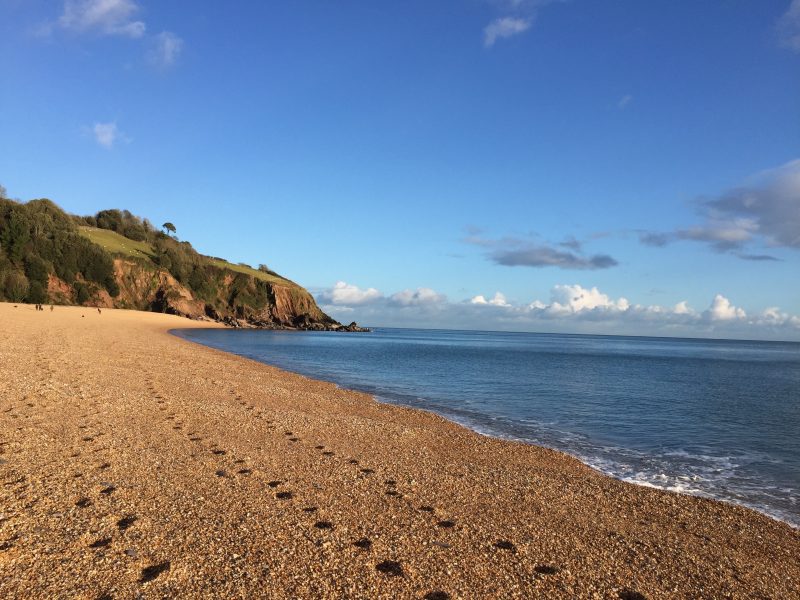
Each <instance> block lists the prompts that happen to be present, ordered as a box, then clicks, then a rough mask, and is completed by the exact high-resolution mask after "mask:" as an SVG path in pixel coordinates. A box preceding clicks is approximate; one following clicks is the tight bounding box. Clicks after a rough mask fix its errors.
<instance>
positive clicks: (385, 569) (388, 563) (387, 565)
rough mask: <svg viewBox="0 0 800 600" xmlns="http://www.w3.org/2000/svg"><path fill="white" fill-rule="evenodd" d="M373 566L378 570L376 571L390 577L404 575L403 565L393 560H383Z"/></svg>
mask: <svg viewBox="0 0 800 600" xmlns="http://www.w3.org/2000/svg"><path fill="white" fill-rule="evenodd" d="M375 568H376V569H377V570H378V572H380V573H383V574H385V575H389V576H390V577H404V576H405V573H404V572H403V565H401V564H400V563H399V562H397V561H394V560H384V561H383V562H379V563H378V564H377V565H375Z"/></svg>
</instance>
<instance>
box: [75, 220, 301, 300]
mask: <svg viewBox="0 0 800 600" xmlns="http://www.w3.org/2000/svg"><path fill="white" fill-rule="evenodd" d="M78 229H79V232H80V234H81V235H82V236H84V237H85V238H86V239H88V240H89V241H91V242H94V243H95V244H97V245H98V246H100V247H102V248H103V249H104V250H105V251H106V252H109V253H110V254H114V255H118V256H124V257H128V258H142V259H145V260H153V259H154V258H155V256H156V252H155V249H154V248H153V246H152V245H151V244H149V243H148V242H146V241H141V242H137V241H134V240H131V239H128V238H126V237H125V236H123V235H120V234H119V233H117V232H116V231H111V230H110V229H100V228H98V227H90V226H88V225H83V226H81V227H79V228H78ZM201 256H203V255H201ZM203 258H205V259H206V260H207V261H208V263H209V264H211V265H213V266H215V267H217V268H218V269H223V270H228V271H233V272H234V273H242V274H244V275H249V276H250V277H253V278H255V279H259V280H261V281H267V282H269V283H277V284H279V285H285V286H288V287H300V286H298V285H297V284H296V283H295V282H293V281H291V280H289V279H286V278H285V277H281V276H280V275H278V274H277V273H274V272H273V271H261V270H259V269H254V268H253V267H249V266H247V265H235V264H233V263H230V262H228V261H227V260H224V259H222V258H216V257H211V256H203Z"/></svg>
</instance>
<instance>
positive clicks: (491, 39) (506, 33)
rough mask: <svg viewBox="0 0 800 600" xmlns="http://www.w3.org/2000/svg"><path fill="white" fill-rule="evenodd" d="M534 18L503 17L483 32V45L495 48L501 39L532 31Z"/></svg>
mask: <svg viewBox="0 0 800 600" xmlns="http://www.w3.org/2000/svg"><path fill="white" fill-rule="evenodd" d="M532 23H533V19H532V18H519V17H501V18H499V19H495V20H494V21H492V22H491V23H489V24H488V25H487V26H486V27H485V28H484V30H483V45H484V46H486V47H487V48H491V47H492V46H494V44H495V42H496V41H497V40H499V39H506V38H510V37H512V36H515V35H519V34H520V33H522V32H524V31H527V30H528V29H530V26H531V24H532Z"/></svg>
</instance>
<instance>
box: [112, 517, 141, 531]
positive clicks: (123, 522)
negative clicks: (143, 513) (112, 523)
mask: <svg viewBox="0 0 800 600" xmlns="http://www.w3.org/2000/svg"><path fill="white" fill-rule="evenodd" d="M137 520H138V518H137V517H136V516H135V515H128V516H127V517H122V518H121V519H120V520H119V521H117V527H118V528H119V530H120V531H125V530H126V529H128V528H129V527H130V526H131V525H133V524H134V523H135V522H136V521H137Z"/></svg>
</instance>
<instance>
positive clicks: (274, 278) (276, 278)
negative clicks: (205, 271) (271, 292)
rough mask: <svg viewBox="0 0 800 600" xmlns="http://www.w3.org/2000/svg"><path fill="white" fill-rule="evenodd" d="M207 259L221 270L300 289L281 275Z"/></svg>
mask: <svg viewBox="0 0 800 600" xmlns="http://www.w3.org/2000/svg"><path fill="white" fill-rule="evenodd" d="M206 259H207V260H208V262H210V263H211V264H212V265H214V266H215V267H219V268H220V269H228V270H229V271H235V272H237V273H244V274H245V275H250V276H251V277H255V278H256V279H261V280H262V281H268V282H270V283H278V284H281V285H288V286H291V287H299V286H298V285H297V284H296V283H295V282H294V281H290V280H288V279H284V278H283V277H281V276H280V275H273V274H271V273H265V272H264V271H259V270H258V269H253V268H252V267H245V266H243V265H234V264H233V263H229V262H228V261H227V260H222V259H220V258H211V257H210V256H208V257H206Z"/></svg>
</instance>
